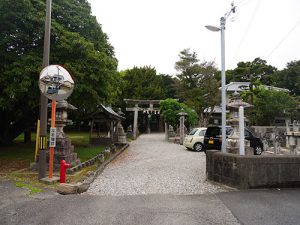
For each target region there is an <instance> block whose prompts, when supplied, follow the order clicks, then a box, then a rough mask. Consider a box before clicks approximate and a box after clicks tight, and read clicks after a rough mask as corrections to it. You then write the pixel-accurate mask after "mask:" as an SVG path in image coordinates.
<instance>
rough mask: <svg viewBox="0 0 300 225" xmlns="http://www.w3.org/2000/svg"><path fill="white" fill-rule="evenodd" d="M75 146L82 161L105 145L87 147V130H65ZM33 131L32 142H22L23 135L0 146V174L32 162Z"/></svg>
mask: <svg viewBox="0 0 300 225" xmlns="http://www.w3.org/2000/svg"><path fill="white" fill-rule="evenodd" d="M66 134H67V136H68V137H69V138H70V139H71V141H72V144H73V145H74V146H75V149H74V151H75V152H76V153H77V156H78V157H79V158H80V160H81V162H84V161H86V160H88V159H90V158H93V157H94V156H96V155H98V154H99V153H101V152H102V151H104V148H105V146H100V147H89V146H88V142H89V133H88V132H66ZM35 137H36V135H35V133H33V134H32V141H33V142H32V143H30V144H24V143H23V135H20V136H19V137H17V138H16V139H15V141H14V144H13V145H12V146H9V147H0V176H1V174H2V175H3V174H8V173H11V172H13V171H17V170H20V169H24V168H28V167H29V165H30V163H31V162H34V151H35Z"/></svg>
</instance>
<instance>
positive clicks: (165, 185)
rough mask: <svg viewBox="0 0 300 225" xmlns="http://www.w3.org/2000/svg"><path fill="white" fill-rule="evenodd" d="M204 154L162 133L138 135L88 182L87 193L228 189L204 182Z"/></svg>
mask: <svg viewBox="0 0 300 225" xmlns="http://www.w3.org/2000/svg"><path fill="white" fill-rule="evenodd" d="M205 173H206V172H205V154H204V153H202V152H201V153H198V152H193V151H187V150H186V149H185V147H183V146H181V145H178V144H173V143H169V142H166V141H165V140H164V134H147V135H141V136H139V138H138V139H137V140H136V141H133V142H131V143H130V147H129V148H128V149H127V150H125V152H123V153H122V154H121V155H120V156H119V157H118V158H117V159H116V160H114V161H113V162H111V163H110V164H109V165H108V166H107V167H106V168H105V170H104V171H103V173H102V174H100V175H99V176H98V177H97V178H96V179H95V181H94V182H93V183H92V184H91V186H90V188H89V190H88V192H87V193H88V194H96V195H113V196H122V195H147V194H175V195H181V194H183V195H190V194H205V193H216V192H222V191H228V189H226V188H225V187H223V186H219V185H215V184H212V183H210V182H208V181H206V175H205Z"/></svg>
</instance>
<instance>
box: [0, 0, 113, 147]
mask: <svg viewBox="0 0 300 225" xmlns="http://www.w3.org/2000/svg"><path fill="white" fill-rule="evenodd" d="M45 8H46V6H45V1H43V0H17V1H10V0H3V1H0V49H1V50H0V92H1V95H0V127H1V129H0V145H5V144H9V143H11V142H12V140H13V139H14V138H15V137H16V136H18V135H19V134H20V133H21V132H23V131H24V130H25V129H26V128H28V127H30V126H32V124H33V123H34V121H36V119H37V116H38V112H39V107H38V106H39V95H40V93H39V89H38V86H37V82H38V75H39V72H40V71H41V69H42V54H43V52H42V51H43V36H44V34H43V33H44V18H45ZM52 15H53V16H52V32H51V53H50V64H61V65H63V66H65V67H66V68H67V69H68V70H69V71H70V72H71V74H72V75H73V77H74V80H75V82H76V83H75V90H74V92H73V95H72V96H71V98H70V100H69V101H70V102H71V103H73V104H74V105H76V106H78V107H79V109H81V110H82V111H83V112H86V111H89V110H92V109H93V108H94V107H96V106H97V104H99V103H100V102H112V101H113V97H112V95H111V93H113V94H114V88H113V86H114V83H115V82H116V81H117V77H116V74H117V72H116V70H117V60H116V59H115V57H114V52H113V47H112V46H111V45H110V44H109V42H108V38H107V35H106V34H105V33H103V32H102V29H101V26H100V25H99V24H98V23H97V21H96V18H95V17H94V16H92V15H91V9H90V5H89V3H88V2H87V1H86V0H78V1H75V0H61V1H53V14H52Z"/></svg>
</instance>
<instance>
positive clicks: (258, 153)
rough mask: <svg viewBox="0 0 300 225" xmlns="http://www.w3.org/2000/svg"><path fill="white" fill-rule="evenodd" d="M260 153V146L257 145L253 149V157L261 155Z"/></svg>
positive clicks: (261, 149) (261, 150)
mask: <svg viewBox="0 0 300 225" xmlns="http://www.w3.org/2000/svg"><path fill="white" fill-rule="evenodd" d="M262 152H263V148H262V146H259V145H257V146H255V147H254V155H261V153H262Z"/></svg>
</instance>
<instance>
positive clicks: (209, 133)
mask: <svg viewBox="0 0 300 225" xmlns="http://www.w3.org/2000/svg"><path fill="white" fill-rule="evenodd" d="M217 135H220V128H219V127H209V128H208V129H207V130H206V136H209V137H212V136H214V137H215V136H217Z"/></svg>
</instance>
